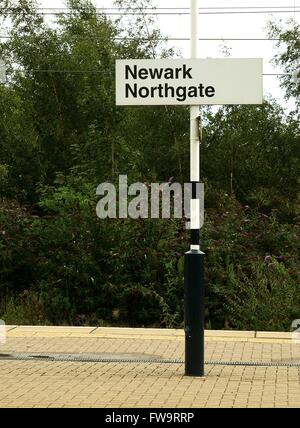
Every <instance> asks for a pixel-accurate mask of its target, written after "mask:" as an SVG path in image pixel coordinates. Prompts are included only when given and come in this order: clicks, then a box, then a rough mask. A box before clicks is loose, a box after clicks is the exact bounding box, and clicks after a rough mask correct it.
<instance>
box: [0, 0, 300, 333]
mask: <svg viewBox="0 0 300 428" xmlns="http://www.w3.org/2000/svg"><path fill="white" fill-rule="evenodd" d="M2 3H4V6H3V7H2V9H1V11H0V14H1V16H2V18H3V19H4V18H6V19H8V18H9V19H10V22H11V30H10V38H9V39H3V40H2V42H1V43H0V57H2V58H3V60H4V61H5V64H6V67H7V82H6V84H5V85H0V183H1V189H0V191H1V199H0V318H3V319H4V320H5V321H6V322H7V323H24V324H26V323H34V324H74V325H130V326H160V327H180V326H182V323H183V254H184V252H185V251H186V250H187V248H188V238H189V236H188V232H187V231H186V230H185V227H184V222H183V220H178V219H172V220H163V219H161V220H157V219H153V220H151V219H138V220H131V219H116V220H109V219H108V220H100V219H98V218H97V216H96V211H95V208H96V204H97V196H96V187H97V185H98V184H99V183H102V182H105V181H109V182H112V183H117V180H118V176H119V174H128V177H129V181H142V182H145V183H151V182H154V181H155V182H166V181H168V180H169V179H170V177H173V178H174V180H176V181H179V182H186V181H188V179H189V138H188V133H189V121H188V118H189V112H188V110H187V109H186V108H184V107H180V108H171V107H155V108H154V107H147V108H143V107H140V108H130V107H126V108H124V107H116V106H115V93H114V64H115V59H116V58H150V57H153V55H158V56H165V57H167V56H172V55H174V52H172V51H168V50H165V49H164V45H163V42H162V41H161V39H162V36H161V34H159V32H158V31H157V30H156V29H155V26H154V25H153V23H152V22H148V21H146V17H144V16H141V15H136V16H134V18H133V20H131V21H130V22H123V20H122V19H121V20H117V21H114V22H112V21H110V20H109V19H108V18H107V17H106V16H105V15H102V14H98V13H96V10H95V8H94V7H93V6H92V4H91V3H90V2H89V1H88V0H69V1H68V2H67V7H68V8H69V9H70V12H68V13H61V14H59V15H58V16H57V22H56V24H55V25H50V24H49V23H48V21H47V20H45V19H44V17H43V16H41V15H40V14H39V13H38V11H37V10H36V4H35V2H34V1H31V0H30V1H28V0H26V1H25V0H4V1H2ZM117 3H118V4H122V5H123V6H126V7H131V8H132V10H133V12H134V11H136V10H139V9H138V8H141V7H142V6H143V1H142V0H136V1H134V2H132V1H131V2H128V1H118V2H117ZM270 32H271V34H273V35H274V34H276V36H277V38H279V39H280V41H279V46H278V52H279V53H278V55H277V57H276V59H275V60H276V61H277V62H278V63H279V64H281V65H282V66H285V67H286V71H287V72H289V71H290V69H291V68H292V69H293V70H294V69H295V67H296V65H297V64H298V63H299V60H300V49H299V48H297V45H296V43H295V40H300V29H299V27H297V26H295V25H293V26H291V27H282V28H280V27H278V26H275V25H273V24H272V25H271V26H270ZM293 70H292V71H293ZM282 85H283V87H285V88H286V94H287V97H295V99H296V106H297V108H298V110H296V111H295V112H292V113H290V114H289V115H286V114H285V113H284V111H283V110H282V108H281V107H280V106H279V105H277V104H276V103H275V101H273V100H268V101H265V102H264V104H263V105H262V106H226V107H222V108H220V109H219V110H218V111H217V112H213V111H212V110H211V109H209V108H207V109H205V110H204V111H203V116H204V117H203V124H204V130H203V137H204V139H203V145H202V166H201V168H202V171H203V180H204V182H205V190H206V196H205V205H206V212H205V224H204V227H203V229H202V247H203V250H204V251H205V253H206V308H207V309H206V311H207V312H206V325H207V327H208V328H238V329H246V330H249V329H261V330H263V329H267V330H289V328H290V324H291V322H292V320H293V319H295V318H299V315H300V292H299V284H300V268H299V262H300V251H299V249H300V248H299V243H300V200H299V195H300V192H299V190H300V189H299V184H300V181H299V176H300V133H299V118H300V116H299V106H300V104H299V93H300V86H299V83H298V84H297V83H295V82H292V81H291V79H290V78H289V77H288V76H286V77H284V79H283V81H282Z"/></svg>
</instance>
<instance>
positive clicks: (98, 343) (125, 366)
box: [0, 326, 300, 408]
mask: <svg viewBox="0 0 300 428" xmlns="http://www.w3.org/2000/svg"><path fill="white" fill-rule="evenodd" d="M6 332H7V333H6V334H7V340H6V343H5V344H0V382H1V389H0V407H108V408H118V407H160V408H163V407H164V408H168V407H300V368H299V367H296V366H293V364H294V365H295V364H300V344H299V342H296V341H295V340H293V336H292V334H291V333H276V332H254V331H247V332H244V331H229V330H226V331H224V330H222V331H213V330H208V331H206V334H205V337H206V339H205V340H206V360H207V361H210V362H211V361H216V362H218V364H217V365H215V364H207V365H206V376H205V377H204V378H194V377H186V376H184V365H183V364H182V363H178V362H176V361H178V360H184V335H183V331H182V330H175V329H172V330H171V329H146V328H145V329H143V328H136V329H133V328H113V327H67V326H61V327H51V326H6ZM10 353H19V354H20V353H27V354H42V355H46V354H47V353H49V354H50V353H54V354H59V355H72V354H74V355H78V354H83V355H86V354H89V355H94V356H95V357H97V356H100V357H102V358H103V356H104V357H105V356H107V359H108V360H109V361H106V362H81V361H80V362H79V361H75V362H74V361H46V360H43V359H37V360H36V361H32V360H30V361H28V360H26V361H24V360H9V359H4V358H1V354H10ZM126 357H127V358H128V359H139V360H140V359H143V358H144V359H147V358H152V360H153V359H155V358H157V359H159V360H167V361H168V362H165V363H163V364H162V363H157V362H155V361H154V362H151V363H150V362H145V361H139V362H120V361H115V358H116V359H117V358H126ZM110 359H111V360H110ZM232 362H239V363H242V365H234V364H233V365H226V363H232ZM255 362H256V363H258V365H257V366H254V365H253V363H255ZM260 362H266V363H268V364H271V365H269V366H264V365H260ZM282 362H285V363H287V366H278V365H277V363H282ZM223 363H224V364H223ZM249 363H250V365H249ZM251 364H252V365H251Z"/></svg>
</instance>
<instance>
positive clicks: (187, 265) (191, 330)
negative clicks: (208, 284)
mask: <svg viewBox="0 0 300 428" xmlns="http://www.w3.org/2000/svg"><path fill="white" fill-rule="evenodd" d="M184 324H185V328H184V330H185V375H186V376H204V253H203V252H202V251H198V250H192V251H188V252H187V253H185V256H184Z"/></svg>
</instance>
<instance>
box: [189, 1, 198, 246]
mask: <svg viewBox="0 0 300 428" xmlns="http://www.w3.org/2000/svg"><path fill="white" fill-rule="evenodd" d="M198 20H199V13H198V0H191V53H190V57H191V58H192V59H193V58H197V57H198ZM199 120H200V119H199V106H190V180H191V182H192V183H193V182H195V183H199V181H200V144H199V123H200V122H199ZM199 204H200V202H199V199H191V206H190V212H191V229H192V230H199V228H200V208H199ZM191 250H200V245H199V243H197V244H196V243H191Z"/></svg>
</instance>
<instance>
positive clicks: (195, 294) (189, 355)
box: [116, 0, 262, 376]
mask: <svg viewBox="0 0 300 428" xmlns="http://www.w3.org/2000/svg"><path fill="white" fill-rule="evenodd" d="M190 1H191V53H190V57H191V58H190V59H158V60H156V59H137V60H135V59H130V60H127V59H126V60H117V61H116V104H117V105H123V106H126V105H130V106H133V105H186V106H188V105H189V106H190V181H191V183H192V198H191V201H190V225H191V236H190V250H189V251H188V252H186V253H185V256H184V326H185V327H184V331H185V374H186V375H187V376H204V253H203V252H202V251H201V249H200V195H199V194H198V193H199V189H200V143H201V138H202V132H201V116H200V110H199V106H200V105H220V104H261V103H262V60H261V59H257V58H246V59H245V58H243V59H233V58H226V59H197V54H198V16H199V14H198V0H190ZM201 214H202V213H201Z"/></svg>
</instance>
